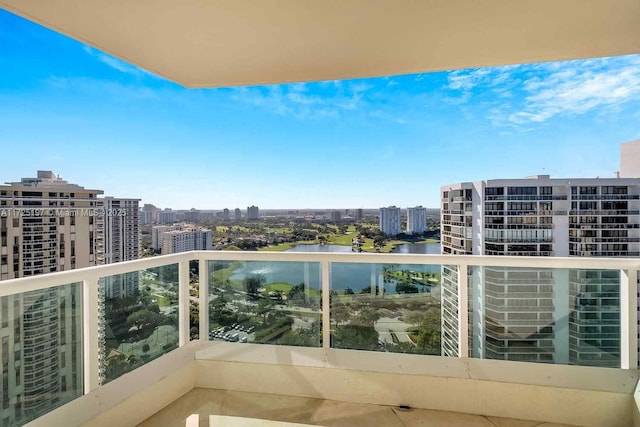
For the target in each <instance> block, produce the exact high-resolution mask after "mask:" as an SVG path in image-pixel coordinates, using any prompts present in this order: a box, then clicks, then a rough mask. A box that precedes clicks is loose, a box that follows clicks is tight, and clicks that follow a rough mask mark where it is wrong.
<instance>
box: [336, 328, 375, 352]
mask: <svg viewBox="0 0 640 427" xmlns="http://www.w3.org/2000/svg"><path fill="white" fill-rule="evenodd" d="M333 344H334V347H335V348H348V349H354V350H376V349H377V348H378V332H377V331H376V330H375V329H374V328H373V326H360V325H345V326H343V327H341V328H340V329H336V330H335V332H334V333H333Z"/></svg>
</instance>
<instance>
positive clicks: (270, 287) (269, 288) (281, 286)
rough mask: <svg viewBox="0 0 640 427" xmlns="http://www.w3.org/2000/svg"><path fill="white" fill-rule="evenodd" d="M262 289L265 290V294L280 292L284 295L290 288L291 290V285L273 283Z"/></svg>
mask: <svg viewBox="0 0 640 427" xmlns="http://www.w3.org/2000/svg"><path fill="white" fill-rule="evenodd" d="M264 288H265V289H266V290H267V292H275V291H280V292H284V293H285V294H286V293H287V292H289V291H290V290H291V288H293V285H292V284H291V283H286V282H274V283H269V284H268V285H266V286H265V287H264Z"/></svg>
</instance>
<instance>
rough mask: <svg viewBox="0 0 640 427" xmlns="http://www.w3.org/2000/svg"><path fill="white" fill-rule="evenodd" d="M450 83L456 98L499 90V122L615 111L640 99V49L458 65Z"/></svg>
mask: <svg viewBox="0 0 640 427" xmlns="http://www.w3.org/2000/svg"><path fill="white" fill-rule="evenodd" d="M447 88H448V89H450V90H452V91H454V92H455V93H456V96H455V97H452V98H450V103H452V104H455V103H457V104H466V103H468V102H470V101H471V100H472V98H479V99H484V100H486V96H487V94H488V95H490V96H493V97H494V99H492V100H491V101H489V102H490V104H491V105H490V106H489V108H486V109H485V111H487V113H486V117H487V119H489V120H490V121H491V122H492V123H493V124H494V125H496V126H507V127H508V126H511V127H520V126H521V125H524V124H526V123H543V122H545V121H547V120H550V119H552V118H554V117H560V116H575V115H580V114H585V113H588V112H592V111H593V112H597V113H609V112H614V111H616V110H617V109H619V108H620V107H621V106H622V104H624V103H626V102H629V101H632V100H640V55H633V56H622V57H612V58H596V59H588V60H581V61H565V62H550V63H540V64H528V65H517V66H506V67H493V68H481V69H473V70H461V71H452V72H450V73H449V75H448V86H447ZM495 97H497V98H502V99H503V100H506V99H509V100H513V101H510V102H509V103H507V104H505V103H503V102H502V101H500V100H499V99H495Z"/></svg>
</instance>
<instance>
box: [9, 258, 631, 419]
mask: <svg viewBox="0 0 640 427" xmlns="http://www.w3.org/2000/svg"><path fill="white" fill-rule="evenodd" d="M443 266H446V269H443ZM638 269H640V262H639V261H637V260H632V259H603V258H592V259H588V258H579V259H575V258H540V257H536V258H530V257H529V258H528V257H499V258H495V257H479V256H448V255H427V256H424V255H412V254H406V255H404V254H349V253H346V254H341V253H269V252H221V251H196V252H188V253H180V254H174V255H166V256H160V257H154V258H147V259H142V260H137V261H130V262H123V263H117V264H110V265H106V266H98V267H91V268H85V269H79V270H72V271H66V272H59V273H53V274H47V275H41V276H36V277H29V278H23V279H15V280H9V281H5V282H3V283H2V284H0V302H2V310H3V311H5V310H6V309H8V308H9V307H11V308H13V310H18V311H7V312H8V313H12V314H11V315H9V316H8V318H5V317H3V322H6V324H4V323H3V327H4V326H6V327H7V329H4V330H3V331H4V332H3V335H2V336H3V337H7V338H6V339H5V341H4V342H5V343H7V344H8V343H10V345H11V346H12V350H11V352H10V356H9V357H7V359H6V362H7V367H8V369H7V372H8V374H5V375H6V377H5V378H7V380H8V381H7V384H8V389H7V390H8V398H7V400H6V401H5V402H4V405H3V406H2V407H0V414H1V416H2V418H3V419H4V420H5V421H8V422H9V424H18V425H19V424H23V423H25V422H29V425H33V426H40V425H43V426H45V425H46V426H55V425H65V426H67V425H138V424H140V423H142V425H198V424H197V422H196V423H195V424H190V423H193V422H195V421H194V419H195V418H199V419H200V422H202V423H204V425H206V422H210V423H211V424H210V425H218V424H215V423H216V422H217V423H222V422H227V423H231V422H240V421H242V420H240V421H239V420H238V419H236V418H224V417H229V416H232V417H245V418H246V417H249V418H253V420H252V421H251V422H252V423H254V424H255V423H261V422H262V423H264V425H270V424H268V420H275V421H280V422H283V421H289V422H294V421H295V422H303V423H306V424H320V425H355V424H358V423H363V422H364V423H365V424H367V425H385V426H386V425H418V424H416V423H417V422H418V421H420V422H422V421H424V422H427V421H428V420H430V419H432V420H439V419H441V418H442V417H444V418H442V419H448V420H449V421H448V422H449V424H442V425H460V424H464V423H465V422H469V423H470V422H473V420H475V421H478V420H479V421H478V422H485V421H487V419H488V418H483V417H498V418H496V419H503V418H504V419H516V420H526V422H529V424H527V423H526V422H525V421H521V423H524V424H517V425H535V423H538V422H547V423H558V424H568V425H580V426H604V425H606V426H628V425H633V423H634V422H636V424H635V425H640V424H638V420H640V411H639V410H638V409H637V407H636V404H635V401H634V393H636V386H637V382H638V379H639V378H640V374H639V373H638V371H637V370H636V369H635V367H636V366H637V353H638V339H637V312H636V306H637V301H636V299H637V298H636V295H637V270H638ZM485 270H486V275H485ZM497 270H500V271H503V272H505V278H506V277H507V275H508V277H513V282H514V283H513V286H514V287H517V286H519V283H520V281H522V280H525V281H526V280H527V277H528V276H527V275H529V276H531V275H532V274H534V275H535V276H536V277H537V276H538V275H540V274H542V273H541V272H543V273H544V274H545V275H548V276H549V278H550V279H549V280H550V281H553V282H554V293H553V304H552V305H549V306H547V305H545V306H544V307H527V308H526V309H522V308H519V307H513V308H511V307H501V309H500V312H496V311H494V310H492V309H490V307H488V306H487V308H485V309H484V311H481V310H479V309H478V307H479V303H480V302H481V301H483V300H484V296H485V295H484V291H483V290H484V289H485V288H486V284H487V283H488V284H490V283H492V280H493V279H492V275H495V274H496V271H497ZM575 270H578V271H580V272H584V271H586V272H589V273H590V274H592V275H600V276H601V277H606V279H603V280H604V281H605V282H606V283H607V284H608V286H611V285H612V279H611V278H612V276H615V277H617V280H616V281H615V285H616V286H615V287H616V289H617V292H616V291H615V290H614V291H613V293H612V295H613V297H614V298H610V299H608V300H607V302H606V306H605V305H603V306H599V305H598V302H597V301H596V305H594V306H589V307H588V308H589V310H588V313H585V311H584V307H582V306H580V305H579V300H580V299H576V298H573V297H571V292H572V291H571V290H570V289H572V286H574V285H572V283H573V282H572V280H573V279H572V278H573V277H574V276H576V275H575V274H572V272H573V271H575ZM443 272H446V276H444V279H443V278H442V276H441V275H442V273H443ZM605 272H606V274H605ZM531 277H533V276H531ZM594 277H595V276H594ZM501 280H502V283H503V285H502V286H504V289H505V291H504V293H505V294H508V287H509V285H510V283H509V280H508V279H501ZM593 280H596V279H593ZM485 282H486V283H485ZM125 283H133V285H134V286H125ZM487 297H489V294H487ZM514 297H518V295H517V294H516V295H514ZM442 307H450V308H453V310H451V309H448V310H443V309H442ZM456 307H457V308H456ZM460 307H465V309H462V310H461V309H459V308H460ZM466 308H468V309H466ZM452 312H454V313H455V312H457V314H455V315H453V316H452V315H451V314H448V313H452ZM579 313H585V314H587V315H588V318H585V319H584V321H582V320H580V319H578V317H577V315H578V314H579ZM582 315H583V314H580V316H582ZM570 319H571V320H570ZM576 319H578V320H576ZM485 322H486V323H487V325H493V326H491V327H492V328H494V329H495V328H500V330H501V331H502V332H501V336H504V337H509V339H512V340H516V341H515V342H516V344H514V345H512V346H510V347H507V346H496V345H495V344H494V343H493V342H492V341H491V340H492V339H493V338H492V337H493V335H495V334H493V333H492V332H491V330H485V329H484V327H483V326H482V325H484V324H485ZM569 324H571V325H576V324H578V326H579V325H581V324H584V325H588V326H593V325H594V324H595V325H599V324H602V325H605V324H606V325H612V324H613V325H614V327H616V328H619V329H617V330H619V331H620V333H618V334H615V333H614V334H612V333H611V331H609V330H604V329H603V330H602V333H601V334H597V333H593V334H589V338H588V339H585V333H584V330H580V329H578V328H577V327H575V326H572V327H571V328H569V327H568V326H569ZM496 325H497V326H496ZM5 332H6V333H5ZM521 340H522V341H523V342H524V341H528V342H527V344H526V348H522V346H519V345H517V343H518V342H520V341H521ZM536 343H537V344H536ZM523 352H525V353H526V354H524V353H523ZM43 355H46V356H47V357H46V358H45V357H42V356H43ZM491 358H493V359H502V360H491ZM516 360H524V361H516ZM531 361H538V362H544V363H532V362H531ZM579 364H581V365H585V366H578V365H579ZM9 368H10V369H9ZM11 393H13V395H12V394H11ZM405 407H409V408H410V409H407V408H405ZM234 408H235V409H234ZM323 408H324V409H323ZM327 408H331V409H327ZM340 408H342V409H340ZM347 408H348V409H347ZM567 408H571V410H567ZM353 411H355V412H353ZM438 411H445V412H438ZM450 412H455V413H450ZM354 414H360V415H357V416H356V415H354ZM371 414H377V415H375V416H373V415H371ZM474 416H475V417H480V418H473V417H474ZM210 417H211V418H210ZM220 417H222V418H220ZM345 417H346V418H345ZM349 417H351V418H349ZM389 417H391V418H389ZM439 417H440V418H439ZM456 417H458V418H456ZM459 417H462V418H459ZM465 417H470V418H465ZM223 418H224V420H223ZM347 419H348V420H350V421H345V420H347ZM390 419H394V420H395V421H393V422H392V421H389V420H390ZM167 420H172V421H171V422H169V421H167ZM221 420H222V421H221ZM367 420H368V421H367ZM372 420H373V421H372ZM398 420H400V421H399V422H400V423H398ZM411 420H413V421H411ZM461 420H467V421H461ZM244 421H246V419H245V420H244ZM412 422H413V423H412ZM434 422H435V421H434ZM496 422H501V423H504V425H511V424H508V423H509V422H513V423H515V421H509V420H499V421H496ZM171 423H175V424H171ZM341 423H342V424H341ZM394 423H395V424H394ZM254 424H251V425H254ZM201 425H202V424H201ZM226 425H234V424H226ZM256 425H260V424H256ZM500 425H503V424H500ZM514 425H516V424H514Z"/></svg>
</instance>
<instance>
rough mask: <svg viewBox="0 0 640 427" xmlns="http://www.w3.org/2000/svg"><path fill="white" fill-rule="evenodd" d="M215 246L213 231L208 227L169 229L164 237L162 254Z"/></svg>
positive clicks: (206, 248) (208, 248)
mask: <svg viewBox="0 0 640 427" xmlns="http://www.w3.org/2000/svg"><path fill="white" fill-rule="evenodd" d="M212 246H213V232H212V231H211V230H208V229H206V228H199V227H198V228H195V227H194V228H184V229H183V230H176V231H167V232H164V233H163V237H162V254H163V255H168V254H174V253H178V252H188V251H198V250H210V249H211V248H212Z"/></svg>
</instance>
